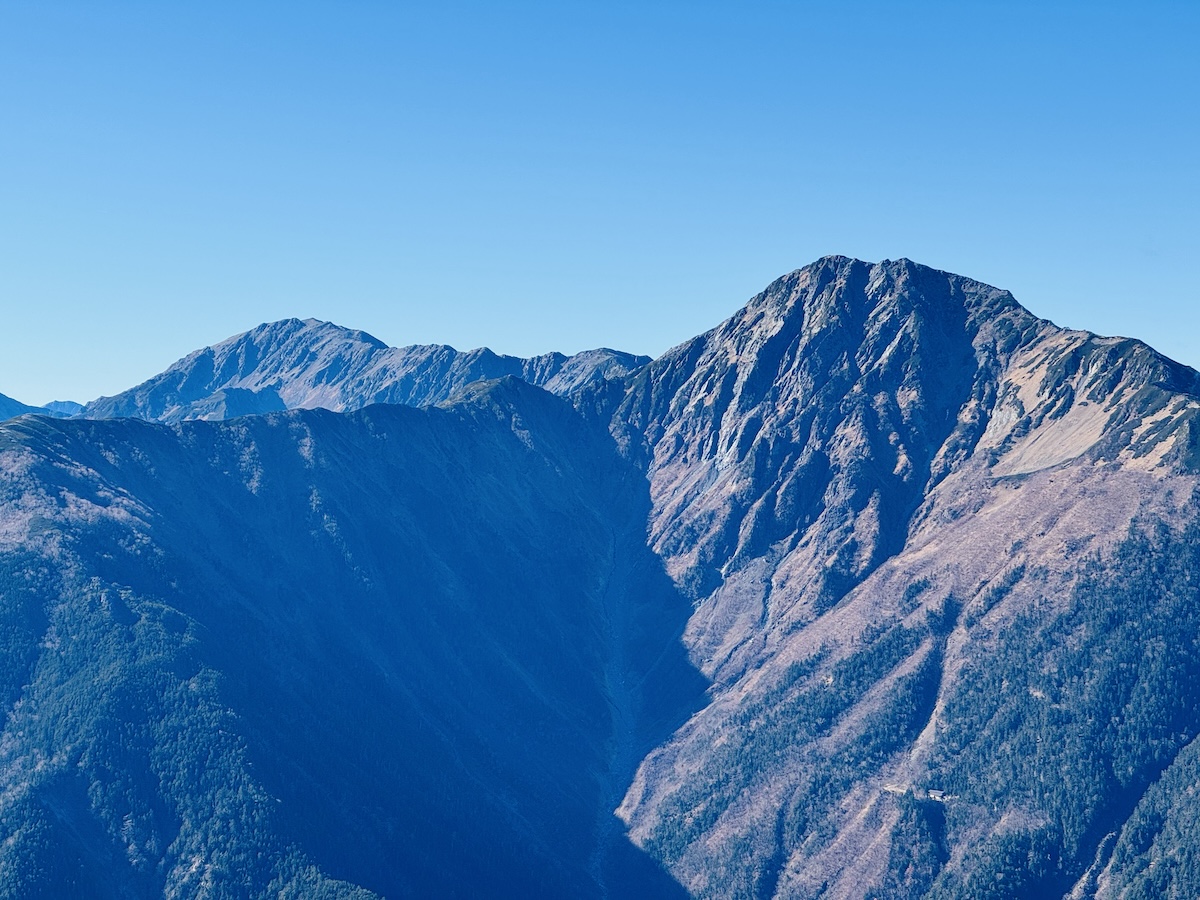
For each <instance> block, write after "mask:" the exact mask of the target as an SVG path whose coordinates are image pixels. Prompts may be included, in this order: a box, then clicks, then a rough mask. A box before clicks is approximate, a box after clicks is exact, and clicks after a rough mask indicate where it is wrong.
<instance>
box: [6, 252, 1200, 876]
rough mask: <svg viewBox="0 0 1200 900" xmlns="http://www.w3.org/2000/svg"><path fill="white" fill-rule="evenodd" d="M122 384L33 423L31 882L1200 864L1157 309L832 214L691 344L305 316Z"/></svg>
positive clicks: (26, 438) (20, 622) (26, 554)
mask: <svg viewBox="0 0 1200 900" xmlns="http://www.w3.org/2000/svg"><path fill="white" fill-rule="evenodd" d="M495 372H498V373H499V376H500V377H498V378H490V377H489V375H488V373H495ZM539 385H540V386H539ZM553 394H558V396H553ZM406 405H410V406H418V407H423V408H421V409H405V408H403V407H404V406H406ZM310 406H311V407H325V409H316V408H314V409H307V408H302V407H310ZM328 410H346V412H341V413H338V412H330V411H328ZM86 415H88V416H91V417H93V418H91V419H74V420H67V421H48V420H46V419H34V418H23V419H18V420H14V421H11V422H8V423H7V424H5V425H3V426H0V498H2V502H0V642H2V643H0V651H3V652H0V692H3V696H4V700H5V703H6V704H7V705H8V709H9V713H8V717H7V719H6V720H5V725H4V731H3V733H0V823H3V824H2V825H0V829H6V830H0V900H6V898H8V897H13V898H16V897H24V896H35V895H36V892H37V891H39V890H40V891H41V892H42V894H43V895H54V893H55V892H56V891H57V892H58V894H60V895H61V894H64V893H68V892H70V891H74V892H75V893H76V894H78V893H85V894H88V895H92V896H104V897H108V896H112V897H118V896H129V895H138V896H141V895H155V896H157V895H160V894H161V895H170V896H176V895H189V894H191V893H195V892H197V891H199V890H201V889H202V888H203V889H205V890H209V891H210V892H211V895H212V896H230V897H234V896H254V897H268V896H271V897H275V896H279V895H281V894H282V895H284V896H310V895H311V896H324V897H330V898H334V897H336V898H354V900H363V898H365V897H368V896H371V895H378V894H385V895H387V896H430V895H438V894H440V895H447V896H450V895H459V896H473V895H474V896H497V895H503V894H504V893H505V891H506V890H508V891H509V892H510V893H513V894H518V895H520V896H547V897H552V896H584V897H587V896H596V897H603V896H611V897H618V896H639V897H641V896H647V897H649V896H654V897H664V898H675V897H679V896H682V895H683V894H684V893H686V894H688V895H690V896H693V897H697V898H713V900H716V898H746V900H766V898H779V900H784V898H788V900H790V898H805V900H807V898H825V900H833V898H853V900H868V898H869V900H909V898H934V900H984V898H996V900H1000V898H1012V900H1024V898H1029V897H1053V898H1068V897H1069V898H1071V900H1075V898H1086V897H1097V898H1103V900H1108V898H1118V897H1127V898H1150V897H1168V896H1179V897H1190V896H1200V825H1197V823H1198V822H1200V793H1197V792H1196V791H1195V789H1194V788H1195V785H1196V784H1198V783H1200V589H1198V588H1197V585H1200V502H1198V501H1200V493H1198V491H1200V374H1197V373H1196V372H1195V371H1193V370H1192V369H1190V368H1188V367H1186V366H1183V365H1180V364H1178V363H1176V362H1173V361H1172V360H1170V359H1167V358H1166V357H1164V356H1162V355H1161V354H1159V353H1157V352H1155V351H1154V350H1153V349H1152V348H1150V347H1148V346H1147V345H1145V344H1143V343H1141V342H1139V341H1136V340H1131V339H1126V338H1113V337H1101V336H1097V335H1094V334H1091V333H1089V332H1085V331H1075V330H1069V329H1064V328H1059V327H1057V326H1055V325H1054V324H1053V323H1051V322H1048V321H1046V320H1043V319H1039V318H1038V317H1036V316H1035V315H1033V314H1032V313H1030V312H1029V311H1027V310H1025V309H1024V308H1023V307H1022V306H1021V305H1020V304H1019V303H1018V302H1017V301H1016V300H1015V299H1014V298H1013V297H1012V295H1011V294H1009V293H1008V292H1007V291H1003V290H1001V289H998V288H995V287H991V286H989V285H986V284H983V283H981V282H978V281H974V280H972V279H969V278H964V277H962V276H958V275H954V274H952V273H948V272H943V271H939V270H935V269H932V268H929V267H926V266H922V265H919V264H917V263H914V262H912V261H910V260H904V259H901V260H884V261H882V262H879V263H869V262H863V261H860V260H854V259H849V258H847V257H840V256H832V257H826V258H823V259H821V260H818V261H816V262H814V263H812V264H811V265H808V266H805V267H803V268H801V269H798V270H796V271H794V272H791V273H788V274H786V275H784V276H782V277H781V278H779V279H776V280H775V281H774V282H772V283H771V284H770V285H768V286H767V288H766V289H765V290H764V291H762V292H761V293H759V294H758V295H756V296H755V297H753V298H752V299H751V300H750V301H749V303H747V305H746V306H745V307H744V308H742V309H741V310H739V311H737V312H736V313H735V314H734V315H732V316H731V317H730V318H729V319H728V320H726V321H725V322H723V323H721V324H719V325H717V326H716V327H715V328H713V329H712V330H710V331H708V332H706V333H705V334H703V335H700V336H698V337H696V338H693V339H691V340H689V341H685V342H684V343H682V344H680V345H679V346H678V347H676V348H674V349H672V350H670V351H668V352H667V353H665V354H663V355H662V356H660V357H659V358H658V359H655V360H653V361H645V360H643V359H642V358H639V357H630V356H628V355H625V354H619V353H616V352H615V351H594V352H593V353H592V354H591V355H589V354H580V355H579V356H577V357H562V356H560V355H551V356H548V357H538V358H536V359H535V360H516V359H513V358H509V357H499V356H496V355H495V354H491V353H490V352H489V351H472V352H471V353H467V354H463V353H458V352H457V351H454V350H451V349H450V348H444V347H417V348H403V349H400V350H395V349H391V348H387V347H385V346H383V345H382V343H381V342H379V341H376V340H375V339H374V338H371V337H370V336H369V335H366V334H364V333H362V332H354V331H351V330H348V329H341V328H338V327H337V326H333V325H329V324H328V323H320V322H315V321H313V320H306V321H300V320H287V321H285V322H280V323H272V324H268V325H264V326H261V327H260V328H257V329H254V330H253V331H251V332H247V333H246V334H244V335H239V336H237V337H235V338H231V339H230V340H229V341H225V342H222V343H221V344H219V345H216V346H215V347H212V348H207V349H206V350H201V351H197V352H196V353H194V354H191V355H190V356H188V357H187V358H185V359H184V360H181V361H180V362H179V363H177V364H176V365H175V366H172V367H171V369H169V370H168V371H167V372H165V373H163V374H162V375H160V376H157V377H156V378H155V379H151V381H149V382H147V383H146V384H144V385H140V386H138V387H137V388H134V389H132V390H131V391H128V392H125V393H124V394H121V395H119V396H118V397H116V398H104V399H103V400H101V401H96V402H95V403H94V404H90V405H89V407H88V409H87V410H86ZM108 416H112V417H134V418H145V419H157V420H162V421H169V422H170V423H171V424H169V425H161V424H151V423H146V422H139V421H130V420H129V419H125V420H118V419H116V418H105V417H108ZM201 418H208V419H215V420H226V419H233V421H213V422H204V421H186V420H192V419H201ZM326 723H327V724H328V726H329V727H328V729H327V730H323V729H322V727H321V726H322V725H323V724H326ZM180 736H186V740H181V739H180ZM200 759H205V760H208V762H207V763H206V764H205V765H201V764H200V763H199V762H198V760H200ZM206 766H207V767H206ZM206 772H208V773H217V774H213V775H211V777H210V776H206V774H205V773H206ZM614 810H615V812H616V818H614V817H613V812H614ZM635 848H636V849H635ZM664 870H665V872H667V873H669V874H670V876H671V879H673V880H671V879H667V878H665V876H664V874H663V873H664Z"/></svg>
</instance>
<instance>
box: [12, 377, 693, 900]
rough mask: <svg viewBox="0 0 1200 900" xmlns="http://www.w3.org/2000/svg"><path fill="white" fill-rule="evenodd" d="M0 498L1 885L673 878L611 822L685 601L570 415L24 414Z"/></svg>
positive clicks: (478, 405)
mask: <svg viewBox="0 0 1200 900" xmlns="http://www.w3.org/2000/svg"><path fill="white" fill-rule="evenodd" d="M0 492H2V493H0V509H2V510H3V515H2V519H0V573H2V575H0V578H2V584H0V592H2V593H0V596H2V597H3V600H4V602H3V605H2V607H0V634H2V635H3V641H4V645H3V654H2V657H0V658H2V659H3V667H4V670H3V672H2V673H0V674H2V676H3V677H2V678H0V691H2V692H3V697H4V703H5V707H6V709H7V710H9V712H8V714H7V716H6V720H5V727H4V732H3V735H2V737H0V771H3V773H4V780H3V791H2V792H0V817H2V819H3V821H4V822H5V823H19V824H18V825H17V826H16V828H15V830H11V831H9V832H8V833H7V835H6V840H5V841H4V843H3V845H2V846H0V896H4V897H14V898H15V897H33V896H47V897H50V896H69V895H70V896H74V895H77V894H82V895H87V896H91V897H125V896H201V895H203V896H209V897H247V896H263V897H265V896H268V895H269V896H272V897H274V896H277V895H278V896H296V897H300V896H304V897H308V896H317V895H318V893H319V892H324V893H320V894H319V895H320V896H331V897H332V896H339V897H340V896H346V897H352V896H360V895H362V896H366V894H365V893H363V892H362V891H359V889H358V888H359V887H361V888H362V889H364V890H369V891H371V892H375V893H377V894H379V895H384V896H389V897H403V896H422V897H425V896H446V897H450V896H463V897H466V896H543V897H561V896H600V895H601V894H602V893H603V892H604V891H605V890H608V891H611V892H613V893H614V895H618V896H635V895H636V896H643V895H645V896H672V895H673V893H674V892H675V891H678V888H677V887H676V886H674V885H673V883H672V882H670V880H669V879H668V878H666V876H665V875H664V874H662V873H661V871H660V870H657V869H656V867H655V866H654V865H653V864H652V863H650V862H649V861H648V860H645V859H639V856H640V855H639V854H638V852H637V851H636V850H635V849H634V848H633V847H632V845H630V844H629V843H628V842H627V841H626V840H625V838H624V837H623V836H622V829H621V826H620V823H619V822H618V821H617V820H616V819H615V818H613V816H612V815H611V810H612V809H613V808H614V807H615V805H616V803H617V802H618V801H619V798H620V794H621V792H622V791H623V790H624V787H625V785H626V784H628V781H629V779H630V777H631V776H632V770H633V767H634V766H635V765H636V762H637V760H638V759H639V758H640V757H641V756H642V755H644V753H645V752H646V751H647V750H648V749H649V748H650V747H651V746H653V745H654V744H655V743H657V742H659V741H661V740H662V738H664V737H665V735H666V734H667V733H669V731H670V730H671V729H672V728H674V727H676V726H677V725H678V724H679V723H680V722H681V721H682V717H681V716H682V714H683V713H685V712H686V709H685V707H684V705H683V704H684V703H685V702H688V698H689V697H690V696H694V695H696V694H697V692H698V691H702V690H703V683H702V681H701V680H700V678H699V676H698V675H696V673H695V672H694V670H692V669H691V668H690V667H688V666H687V664H686V661H685V659H684V657H683V654H682V649H681V648H680V645H679V641H678V638H679V633H680V631H681V630H682V626H683V618H684V616H685V615H686V606H685V605H682V604H681V602H680V601H679V600H678V599H677V598H676V595H675V592H674V589H673V588H672V586H671V584H670V582H669V580H668V579H666V577H665V575H664V574H663V573H662V571H661V567H660V566H658V564H657V561H656V560H655V559H654V558H653V556H652V555H651V554H650V553H649V551H648V550H647V549H646V547H645V533H644V522H645V513H646V505H645V504H646V501H645V494H644V482H643V481H642V480H641V479H640V477H638V476H637V475H636V473H631V472H630V471H629V470H628V466H627V465H626V464H625V463H624V462H623V461H621V460H620V458H619V457H617V456H616V454H615V453H614V452H613V451H612V448H611V444H610V442H609V441H608V439H607V435H606V434H604V433H603V432H602V431H601V432H596V431H594V430H590V429H589V428H588V427H587V426H586V425H585V423H584V422H583V421H582V419H580V418H579V416H578V415H577V414H576V413H575V412H574V410H573V409H572V408H571V407H570V406H569V405H568V404H566V403H565V402H563V401H561V400H559V399H557V398H555V397H553V396H551V395H549V394H547V393H545V392H544V391H541V390H540V389H537V388H534V387H531V386H529V385H526V384H524V383H523V382H520V381H517V380H515V379H506V380H503V381H500V382H493V383H489V384H486V385H481V386H479V387H477V388H475V389H473V391H472V392H471V393H470V394H469V395H468V396H467V397H466V398H464V400H463V402H461V403H459V404H457V405H455V406H453V407H449V408H446V409H430V410H417V409H411V408H405V407H399V406H374V407H372V408H371V409H369V410H366V411H363V412H359V413H353V414H347V415H337V414H334V413H330V412H326V411H303V412H290V413H281V414H275V415H271V416H261V417H248V418H242V419H239V420H237V421H236V422H230V423H204V422H193V423H183V424H180V425H178V426H175V427H166V426H161V425H151V424H147V423H142V422H138V421H134V420H127V419H126V420H111V421H87V420H72V421H67V422H54V421H50V420H45V419H36V418H25V419H20V420H16V421H14V422H12V423H10V424H8V425H6V426H4V427H3V428H2V429H0Z"/></svg>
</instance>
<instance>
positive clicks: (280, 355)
mask: <svg viewBox="0 0 1200 900" xmlns="http://www.w3.org/2000/svg"><path fill="white" fill-rule="evenodd" d="M647 362H649V357H639V356H634V355H632V354H629V353H619V352H617V351H615V350H589V351H587V352H584V353H579V354H576V355H575V356H570V357H568V356H563V355H562V354H561V353H549V354H546V355H545V356H536V357H533V358H532V359H519V358H517V357H513V356H498V355H497V354H495V353H493V352H492V351H490V350H487V349H480V350H472V351H470V352H469V353H460V352H459V351H457V350H455V349H454V348H453V347H446V346H443V345H427V346H414V347H388V346H387V345H386V344H384V343H383V342H382V341H380V340H378V339H376V338H374V337H372V336H371V335H369V334H367V333H366V332H365V331H356V330H351V329H348V328H342V327H340V326H338V325H334V324H332V323H330V322H319V321H317V320H316V319H304V320H301V319H285V320H284V321H281V322H273V323H270V324H268V325H260V326H259V327H258V328H255V329H253V330H251V331H248V332H246V333H245V334H240V335H237V336H235V337H232V338H229V339H228V340H226V341H222V342H221V343H219V344H217V345H215V346H213V347H206V348H204V349H203V350H197V351H196V352H195V353H192V354H190V355H188V356H186V357H184V358H183V359H181V360H180V361H179V362H177V363H175V364H174V365H173V366H171V367H170V368H169V369H167V370H166V371H165V372H163V373H162V374H161V375H157V376H155V377H154V378H152V379H150V380H149V381H147V382H146V383H144V384H141V385H138V386H137V387H135V388H131V389H130V390H128V391H125V392H124V393H122V394H118V395H117V396H115V397H102V398H100V399H99V400H93V401H92V402H91V403H89V404H87V406H86V408H85V409H84V411H83V415H85V416H88V417H90V418H113V417H117V416H129V417H135V418H139V419H149V420H151V421H157V422H179V421H183V420H185V419H210V420H211V419H224V418H231V417H233V416H239V415H250V414H255V413H264V412H274V411H276V410H281V409H317V408H322V409H331V410H334V411H335V412H343V411H346V410H353V409H361V408H362V407H364V406H368V405H370V404H372V403H400V404H404V405H407V406H430V405H432V404H435V403H440V402H442V401H444V400H448V399H450V398H451V397H453V396H454V395H455V394H457V393H459V392H461V391H462V390H463V389H464V388H465V387H466V386H467V385H469V384H471V383H473V382H476V381H485V380H488V379H493V378H502V377H504V376H509V375H511V376H514V377H517V378H521V379H522V380H524V381H528V382H529V383H530V384H536V385H540V386H543V387H545V388H546V389H547V390H549V391H551V392H552V393H557V394H569V393H571V392H572V391H576V390H579V389H580V388H582V387H583V386H585V385H587V384H590V383H591V382H593V381H595V380H598V379H602V378H605V377H622V376H624V375H626V374H628V373H630V372H632V371H634V370H636V369H638V368H639V367H641V366H642V365H644V364H645V363H647Z"/></svg>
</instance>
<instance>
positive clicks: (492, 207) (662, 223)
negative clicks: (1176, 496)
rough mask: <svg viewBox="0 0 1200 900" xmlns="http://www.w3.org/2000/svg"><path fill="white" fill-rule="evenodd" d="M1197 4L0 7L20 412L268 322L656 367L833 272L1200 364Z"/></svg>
mask: <svg viewBox="0 0 1200 900" xmlns="http://www.w3.org/2000/svg"><path fill="white" fill-rule="evenodd" d="M1197 48H1200V2H1196V0H1187V2H1138V3H1133V2H1126V3H1121V4H1113V3H1105V2H1076V3H1063V2H1059V3H1055V2H1053V0H1050V2H1029V3H1023V2H991V3H989V2H982V3H978V2H977V3H970V2H955V3H949V2H947V3H861V2H860V3H856V2H836V3H835V2H830V3H820V2H818V3H803V2H787V3H783V2H780V3H768V2H727V3H712V2H687V3H683V2H680V3H662V2H654V0H639V2H631V3H623V2H611V0H606V2H598V0H597V2H572V0H557V2H547V3H505V2H493V3H456V2H437V3H402V2H399V0H395V2H367V0H362V2H328V3H310V2H303V0H292V2H287V3H282V2H281V3H271V2H236V3H235V2H224V0H207V2H199V0H195V2H171V3H163V2H158V0H155V2H146V3H131V2H121V0H105V2H101V3H97V2H94V0H88V2H68V0H59V2H55V0H49V2H46V0H37V2H33V0H0V315H2V318H0V328H2V331H0V334H2V335H3V338H2V348H0V392H2V393H5V394H8V395H10V396H14V397H16V398H17V399H20V400H23V401H25V402H27V403H43V402H46V401H49V400H52V399H62V398H70V399H76V400H88V399H91V398H93V397H95V396H97V395H100V394H111V393H115V392H117V391H119V390H122V389H124V388H125V387H128V386H131V385H132V384H134V383H136V382H139V381H141V380H143V379H145V378H147V377H149V376H150V375H152V374H154V373H156V372H158V371H160V370H162V369H163V368H165V367H166V366H167V365H169V364H170V363H171V362H172V361H174V360H175V359H177V358H178V357H180V356H182V355H184V354H185V353H186V352H188V351H190V350H192V349H194V348H196V347H200V346H204V345H207V344H210V343H214V342H215V341H217V340H220V339H222V338H225V337H227V336H229V335H231V334H234V333H237V332H240V331H244V330H246V329H248V328H250V327H253V326H254V325H256V324H258V323H259V322H262V321H268V320H273V319H279V318H284V317H287V316H293V315H294V316H300V317H306V316H316V317H318V318H323V319H330V320H333V321H336V322H338V323H340V324H344V325H348V326H353V327H357V328H363V329H365V330H367V331H369V332H371V333H373V334H375V335H376V336H377V337H379V338H381V339H383V340H385V341H387V342H389V343H391V344H397V345H400V344H409V343H429V342H439V343H449V344H452V345H454V346H456V347H459V348H460V349H467V348H470V347H474V346H479V345H488V346H490V347H492V348H493V349H495V350H497V351H500V352H507V353H515V354H522V355H527V354H532V353H539V352H545V351H548V350H551V349H559V350H563V351H566V352H572V351H577V350H580V349H584V348H586V347H592V346H600V345H604V346H612V347H618V348H622V349H628V350H631V351H636V352H643V353H650V354H657V353H660V352H662V351H663V350H665V349H666V348H668V347H670V346H672V345H673V344H676V343H678V342H680V341H682V340H685V339H686V338H688V337H691V336H692V335H694V334H696V333H699V332H701V331H704V330H706V329H707V328H709V327H711V326H713V325H715V324H716V323H717V322H719V321H720V320H721V319H723V318H725V317H726V316H728V315H729V314H730V313H732V312H733V311H734V310H735V309H737V308H738V307H739V306H740V305H741V304H742V303H744V302H745V301H746V300H747V299H748V298H749V297H750V296H751V295H753V294H754V293H756V292H757V291H758V290H760V289H761V288H762V287H763V286H765V285H766V283H767V282H769V281H770V280H771V279H773V278H774V277H776V276H778V275H780V274H783V273H784V272H787V271H790V270H791V269H794V268H797V267H799V266H801V265H804V264H806V263H808V262H811V261H812V260H814V259H816V258H817V257H819V256H822V255H825V254H827V253H842V254H846V255H850V256H857V257H860V258H863V259H869V260H877V259H883V258H897V257H901V256H907V257H910V258H912V259H915V260H917V261H919V262H923V263H926V264H929V265H933V266H937V267H939V268H944V269H949V270H951V271H955V272H959V273H961V274H964V275H969V276H971V277H974V278H978V279H980V280H982V281H987V282H989V283H992V284H996V285H999V286H1001V287H1006V288H1008V289H1010V290H1012V291H1013V293H1014V294H1016V296H1017V298H1018V299H1019V300H1020V301H1022V302H1023V303H1024V304H1025V305H1026V306H1027V307H1029V308H1030V309H1032V310H1033V311H1034V312H1035V313H1037V314H1039V315H1042V316H1046V317H1048V318H1051V319H1053V320H1055V321H1057V322H1059V323H1060V324H1064V325H1069V326H1073V327H1081V328H1090V329H1092V330H1094V331H1099V332H1102V333H1109V334H1112V333H1116V334H1127V335H1132V336H1136V337H1141V338H1144V339H1146V340H1148V341H1149V342H1150V343H1151V344H1153V345H1155V346H1156V347H1158V348H1159V349H1161V350H1163V351H1164V352H1166V353H1168V354H1169V355H1172V356H1174V357H1176V358H1178V359H1181V360H1183V361H1185V362H1188V363H1190V364H1192V365H1198V366H1200V290H1198V289H1197V283H1198V273H1200V224H1198V221H1197V218H1198V211H1200V141H1198V138H1200V50H1198V49H1197Z"/></svg>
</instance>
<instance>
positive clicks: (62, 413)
mask: <svg viewBox="0 0 1200 900" xmlns="http://www.w3.org/2000/svg"><path fill="white" fill-rule="evenodd" d="M82 409H83V404H81V403H74V402H72V401H70V400H55V401H54V402H53V403H47V404H46V405H45V406H30V405H29V404H27V403H21V402H20V401H19V400H14V399H13V398H12V397H7V396H5V395H4V394H0V422H3V421H4V420H5V419H14V418H16V417H17V416H24V415H30V414H32V415H36V416H53V417H54V418H67V417H69V416H73V415H75V414H76V413H78V412H79V411H80V410H82Z"/></svg>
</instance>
